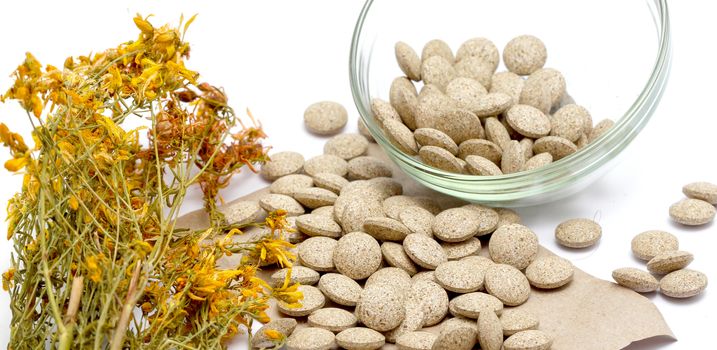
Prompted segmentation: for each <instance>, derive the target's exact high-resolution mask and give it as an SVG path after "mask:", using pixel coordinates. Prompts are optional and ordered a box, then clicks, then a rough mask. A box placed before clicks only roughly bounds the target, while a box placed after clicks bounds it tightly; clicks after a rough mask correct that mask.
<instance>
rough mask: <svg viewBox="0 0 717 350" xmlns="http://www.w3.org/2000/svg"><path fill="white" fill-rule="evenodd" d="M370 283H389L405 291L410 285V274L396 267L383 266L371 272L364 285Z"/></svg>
mask: <svg viewBox="0 0 717 350" xmlns="http://www.w3.org/2000/svg"><path fill="white" fill-rule="evenodd" d="M372 284H390V285H392V286H394V287H397V288H398V289H399V290H401V291H406V290H408V288H410V287H411V276H410V275H409V274H408V272H406V271H405V270H403V269H400V268H398V267H384V268H381V269H379V270H378V271H376V272H374V273H373V274H371V277H369V278H368V279H367V280H366V283H365V286H370V285H372Z"/></svg>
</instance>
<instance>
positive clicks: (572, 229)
mask: <svg viewBox="0 0 717 350" xmlns="http://www.w3.org/2000/svg"><path fill="white" fill-rule="evenodd" d="M541 154H542V153H541ZM600 237H602V227H600V225H599V224H598V223H597V222H595V221H593V220H590V219H580V218H579V219H569V220H565V221H563V222H561V223H560V224H559V225H558V227H556V228H555V239H556V240H557V241H558V243H559V244H560V245H562V246H563V247H568V248H587V247H590V246H592V245H594V244H595V243H597V241H599V240H600Z"/></svg>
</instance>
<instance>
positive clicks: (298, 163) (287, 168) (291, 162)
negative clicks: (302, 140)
mask: <svg viewBox="0 0 717 350" xmlns="http://www.w3.org/2000/svg"><path fill="white" fill-rule="evenodd" d="M269 158H270V160H269V161H267V162H266V163H264V165H262V167H261V175H262V176H264V177H265V178H267V179H268V180H276V179H278V178H280V177H282V176H286V175H289V174H295V173H298V172H299V171H301V168H302V167H303V166H304V156H302V155H301V154H300V153H296V152H290V151H287V152H279V153H274V154H272V155H270V156H269Z"/></svg>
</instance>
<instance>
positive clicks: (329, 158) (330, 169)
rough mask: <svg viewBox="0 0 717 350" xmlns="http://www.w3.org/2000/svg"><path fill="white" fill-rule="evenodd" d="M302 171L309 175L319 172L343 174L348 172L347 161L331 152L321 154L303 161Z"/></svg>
mask: <svg viewBox="0 0 717 350" xmlns="http://www.w3.org/2000/svg"><path fill="white" fill-rule="evenodd" d="M304 172H306V173H307V174H308V175H311V176H314V175H316V174H320V173H331V174H336V175H338V176H345V175H346V173H347V172H348V163H347V162H346V161H345V160H344V159H343V158H341V157H338V156H335V155H332V154H322V155H320V156H316V157H313V158H311V159H309V160H307V161H306V163H304Z"/></svg>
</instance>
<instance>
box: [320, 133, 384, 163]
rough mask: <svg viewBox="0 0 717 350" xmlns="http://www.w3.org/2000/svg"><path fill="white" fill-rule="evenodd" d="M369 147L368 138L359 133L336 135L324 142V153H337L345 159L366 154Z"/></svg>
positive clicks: (336, 154)
mask: <svg viewBox="0 0 717 350" xmlns="http://www.w3.org/2000/svg"><path fill="white" fill-rule="evenodd" d="M384 125H385V124H384ZM367 149H368V140H366V138H365V137H363V136H361V135H359V134H341V135H336V136H334V137H332V138H330V139H329V140H328V141H326V143H325V144H324V154H331V155H335V156H337V157H340V158H343V159H345V160H350V159H353V158H356V157H358V156H361V155H364V154H365V153H366V150H367Z"/></svg>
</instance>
